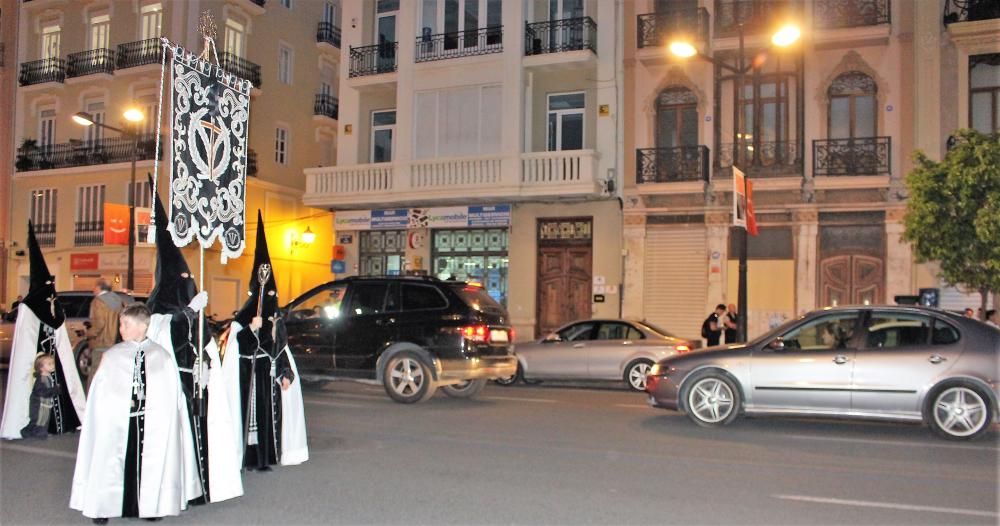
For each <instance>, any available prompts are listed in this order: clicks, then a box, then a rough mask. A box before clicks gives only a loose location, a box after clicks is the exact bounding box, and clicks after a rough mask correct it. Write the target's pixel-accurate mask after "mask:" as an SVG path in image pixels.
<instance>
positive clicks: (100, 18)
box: [87, 14, 111, 49]
mask: <svg viewBox="0 0 1000 526" xmlns="http://www.w3.org/2000/svg"><path fill="white" fill-rule="evenodd" d="M87 37H88V39H89V41H90V42H89V44H90V47H89V48H88V49H109V48H110V47H111V15H108V14H101V15H95V16H92V17H90V30H89V31H88V35H87Z"/></svg>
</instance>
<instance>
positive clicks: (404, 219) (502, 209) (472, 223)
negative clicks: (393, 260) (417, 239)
mask: <svg viewBox="0 0 1000 526" xmlns="http://www.w3.org/2000/svg"><path fill="white" fill-rule="evenodd" d="M510 212H511V206H510V205H506V204H505V205H480V206H443V207H437V208H410V209H405V208H398V209H389V210H347V211H343V212H337V213H336V215H335V216H334V219H333V227H334V229H335V230H337V231H344V230H346V231H354V230H403V229H414V228H474V227H480V228H482V227H504V226H510ZM340 244H342V245H346V244H350V242H341V243H340Z"/></svg>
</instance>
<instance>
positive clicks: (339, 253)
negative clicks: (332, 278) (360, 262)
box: [333, 245, 346, 259]
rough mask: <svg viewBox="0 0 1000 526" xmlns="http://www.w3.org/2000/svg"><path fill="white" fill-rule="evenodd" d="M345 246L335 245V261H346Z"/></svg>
mask: <svg viewBox="0 0 1000 526" xmlns="http://www.w3.org/2000/svg"><path fill="white" fill-rule="evenodd" d="M345 252H346V251H345V249H344V245H333V259H344V254H345Z"/></svg>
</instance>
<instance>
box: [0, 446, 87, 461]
mask: <svg viewBox="0 0 1000 526" xmlns="http://www.w3.org/2000/svg"><path fill="white" fill-rule="evenodd" d="M0 449H3V450H9V451H21V452H23V453H33V454H35V455H48V456H50V457H60V458H76V453H70V452H69V451H58V450H55V449H45V448H42V447H31V446H18V445H13V444H3V445H0Z"/></svg>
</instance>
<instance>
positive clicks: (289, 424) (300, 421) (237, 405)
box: [222, 321, 309, 466]
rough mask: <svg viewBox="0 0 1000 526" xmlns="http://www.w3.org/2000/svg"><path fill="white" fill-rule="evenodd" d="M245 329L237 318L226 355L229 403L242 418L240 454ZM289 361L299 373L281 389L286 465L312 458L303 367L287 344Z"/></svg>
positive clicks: (282, 460) (282, 457)
mask: <svg viewBox="0 0 1000 526" xmlns="http://www.w3.org/2000/svg"><path fill="white" fill-rule="evenodd" d="M242 329H243V326H242V325H240V324H239V322H236V321H233V322H232V324H231V325H230V326H229V338H227V339H226V352H225V357H224V359H223V364H222V365H223V368H224V370H225V376H226V384H227V385H228V388H229V403H230V404H231V405H232V406H233V409H232V414H234V415H237V416H239V417H240V418H239V419H238V420H237V422H235V424H236V427H235V430H236V433H237V436H239V437H240V458H241V459H242V458H243V410H242V404H241V400H242V398H241V397H242V395H241V390H242V389H243V388H244V387H243V386H242V385H241V383H240V363H239V362H240V344H239V341H238V338H237V337H236V335H237V334H239V332H240V331H241V330H242ZM284 352H285V353H286V354H287V355H288V363H289V365H290V366H291V368H292V374H294V375H295V381H294V382H292V384H291V385H290V386H289V387H288V390H287V391H282V392H281V451H279V452H278V453H279V455H280V458H279V460H278V462H280V463H281V465H282V466H291V465H295V464H301V463H303V462H305V461H307V460H309V446H308V445H307V444H306V419H305V409H304V406H303V404H302V380H301V378H300V377H299V369H298V368H297V367H296V366H295V357H294V356H292V351H291V349H289V348H288V346H287V345H286V346H285V349H284Z"/></svg>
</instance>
